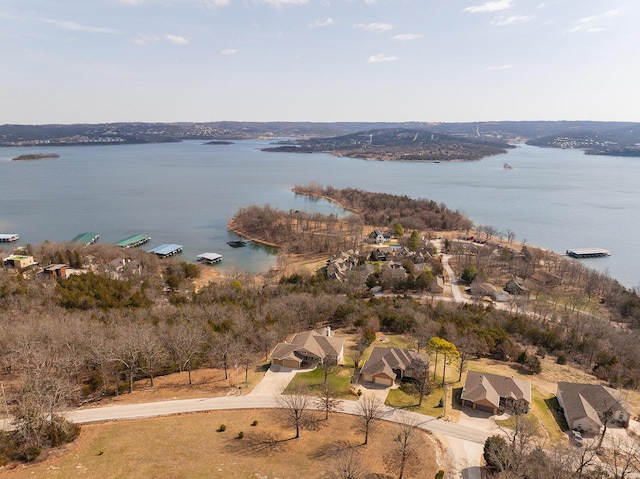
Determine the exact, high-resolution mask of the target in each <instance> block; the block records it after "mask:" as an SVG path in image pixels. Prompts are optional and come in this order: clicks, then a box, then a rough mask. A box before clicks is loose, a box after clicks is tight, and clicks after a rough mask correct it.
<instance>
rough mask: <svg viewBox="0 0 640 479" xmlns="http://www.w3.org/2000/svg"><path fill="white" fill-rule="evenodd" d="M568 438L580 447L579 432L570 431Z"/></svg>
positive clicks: (580, 436) (580, 437)
mask: <svg viewBox="0 0 640 479" xmlns="http://www.w3.org/2000/svg"><path fill="white" fill-rule="evenodd" d="M569 437H570V438H571V440H572V441H573V442H575V443H576V444H577V445H578V446H582V434H580V431H576V430H575V429H572V430H571V433H570V434H569Z"/></svg>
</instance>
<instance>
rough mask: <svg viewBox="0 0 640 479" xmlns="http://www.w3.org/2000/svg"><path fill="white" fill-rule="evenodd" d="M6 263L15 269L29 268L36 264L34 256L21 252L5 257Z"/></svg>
mask: <svg viewBox="0 0 640 479" xmlns="http://www.w3.org/2000/svg"><path fill="white" fill-rule="evenodd" d="M4 264H5V265H7V266H11V267H13V268H15V269H24V268H29V267H30V266H33V265H36V264H38V263H36V262H35V261H34V260H33V256H27V255H21V254H12V255H10V256H7V257H6V258H5V259H4Z"/></svg>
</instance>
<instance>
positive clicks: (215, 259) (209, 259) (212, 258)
mask: <svg viewBox="0 0 640 479" xmlns="http://www.w3.org/2000/svg"><path fill="white" fill-rule="evenodd" d="M196 259H197V260H198V261H199V262H200V263H207V264H214V263H219V262H220V261H222V255H221V254H218V253H202V254H199V255H198V256H196Z"/></svg>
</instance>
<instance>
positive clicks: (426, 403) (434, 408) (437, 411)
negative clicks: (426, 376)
mask: <svg viewBox="0 0 640 479" xmlns="http://www.w3.org/2000/svg"><path fill="white" fill-rule="evenodd" d="M442 398H444V389H442V388H434V389H433V391H432V392H431V394H429V395H428V396H425V397H424V398H423V399H422V405H421V406H420V407H418V402H419V399H420V398H419V397H418V395H417V394H414V393H412V392H410V391H409V385H408V384H407V383H404V384H403V385H402V386H401V387H400V388H397V389H391V390H390V391H389V394H388V396H387V400H386V402H385V404H387V405H389V406H391V407H395V408H398V409H406V410H408V411H411V412H417V413H420V414H424V415H426V416H431V417H440V416H442V414H443V412H444V408H443V407H441V406H440V405H439V404H440V400H441V399H442ZM450 404H451V390H449V396H448V401H447V407H448V408H450ZM450 412H451V409H447V411H446V414H447V415H449V414H450Z"/></svg>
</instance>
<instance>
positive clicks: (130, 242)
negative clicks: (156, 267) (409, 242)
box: [116, 235, 151, 248]
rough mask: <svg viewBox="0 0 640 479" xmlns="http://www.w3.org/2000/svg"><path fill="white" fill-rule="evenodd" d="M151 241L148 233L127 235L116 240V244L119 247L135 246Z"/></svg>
mask: <svg viewBox="0 0 640 479" xmlns="http://www.w3.org/2000/svg"><path fill="white" fill-rule="evenodd" d="M149 241H151V236H148V235H133V236H127V237H126V238H125V239H123V240H121V241H118V242H117V243H116V245H118V246H120V247H121V248H135V247H136V246H140V245H141V244H145V243H148V242H149Z"/></svg>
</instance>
